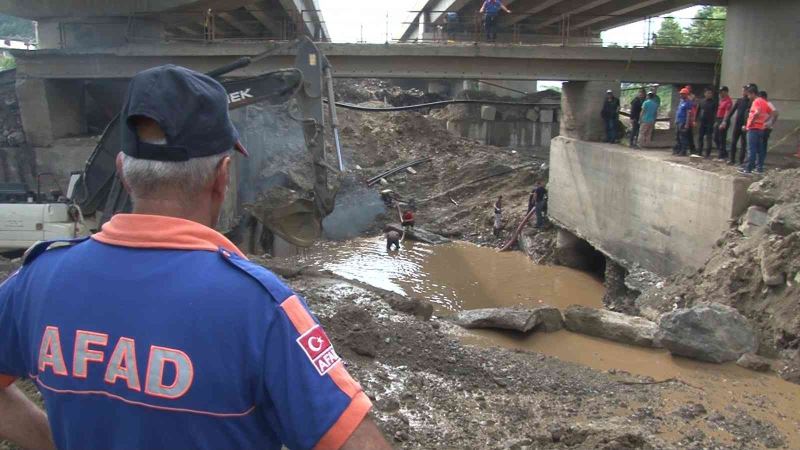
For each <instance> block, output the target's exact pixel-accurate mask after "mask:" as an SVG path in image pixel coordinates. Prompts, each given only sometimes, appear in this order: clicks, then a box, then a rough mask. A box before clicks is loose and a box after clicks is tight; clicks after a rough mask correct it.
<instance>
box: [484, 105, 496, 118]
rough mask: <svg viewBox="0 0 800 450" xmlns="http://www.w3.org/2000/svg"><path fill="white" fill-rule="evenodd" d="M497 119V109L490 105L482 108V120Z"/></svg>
mask: <svg viewBox="0 0 800 450" xmlns="http://www.w3.org/2000/svg"><path fill="white" fill-rule="evenodd" d="M495 117H497V108H495V107H494V106H490V105H484V106H481V119H483V120H494V119H495Z"/></svg>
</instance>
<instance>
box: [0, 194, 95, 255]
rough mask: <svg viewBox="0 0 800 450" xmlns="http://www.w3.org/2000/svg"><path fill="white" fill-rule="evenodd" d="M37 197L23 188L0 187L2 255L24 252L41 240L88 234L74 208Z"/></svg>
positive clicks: (0, 250)
mask: <svg viewBox="0 0 800 450" xmlns="http://www.w3.org/2000/svg"><path fill="white" fill-rule="evenodd" d="M36 197H37V195H36V194H34V193H32V192H29V191H27V189H26V188H25V187H24V185H20V184H8V183H6V184H0V253H4V254H7V253H14V252H21V251H24V250H26V249H27V248H28V247H30V246H31V245H33V244H35V243H36V242H38V241H44V240H52V239H72V238H75V237H80V236H87V235H88V234H89V229H88V228H87V226H86V225H85V224H84V223H83V220H82V217H81V216H80V212H79V210H78V209H77V208H76V207H75V206H73V205H70V204H68V203H66V202H63V203H62V202H57V201H41V202H37V198H36ZM42 200H44V199H42Z"/></svg>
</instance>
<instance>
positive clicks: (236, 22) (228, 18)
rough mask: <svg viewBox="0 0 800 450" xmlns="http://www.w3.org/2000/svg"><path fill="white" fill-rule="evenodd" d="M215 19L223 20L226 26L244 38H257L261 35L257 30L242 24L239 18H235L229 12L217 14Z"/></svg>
mask: <svg viewBox="0 0 800 450" xmlns="http://www.w3.org/2000/svg"><path fill="white" fill-rule="evenodd" d="M217 17H219V18H220V19H222V20H224V21H225V22H226V23H227V24H228V25H230V26H232V27H233V28H236V29H237V30H239V31H241V32H242V33H244V35H245V36H248V37H256V36H259V35H260V34H261V33H260V32H259V30H258V29H257V28H255V27H253V26H252V25H250V24H248V23H245V22H243V21H242V20H240V19H239V18H237V17H235V16H234V15H233V13H230V12H220V13H217Z"/></svg>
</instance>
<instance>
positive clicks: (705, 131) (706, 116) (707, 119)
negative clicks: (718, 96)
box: [697, 88, 717, 158]
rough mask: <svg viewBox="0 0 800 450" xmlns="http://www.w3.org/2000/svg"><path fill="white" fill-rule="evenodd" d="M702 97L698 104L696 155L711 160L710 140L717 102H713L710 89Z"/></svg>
mask: <svg viewBox="0 0 800 450" xmlns="http://www.w3.org/2000/svg"><path fill="white" fill-rule="evenodd" d="M703 95H704V98H703V100H702V101H701V102H700V109H699V111H698V114H697V116H698V117H697V119H698V120H697V124H698V135H697V139H698V144H699V148H698V150H699V151H698V154H699V155H700V156H705V157H706V158H711V147H712V146H711V138H712V137H713V135H714V121H715V120H716V118H717V101H716V100H714V91H713V90H712V89H711V88H706V89H705V91H704V92H703ZM704 149H705V150H704Z"/></svg>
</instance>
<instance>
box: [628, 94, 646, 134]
mask: <svg viewBox="0 0 800 450" xmlns="http://www.w3.org/2000/svg"><path fill="white" fill-rule="evenodd" d="M644 100H645V91H644V89H639V92H637V93H636V97H634V99H633V101H632V102H631V141H630V146H631V148H636V147H638V146H639V129H640V127H641V115H642V105H643V104H644Z"/></svg>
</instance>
